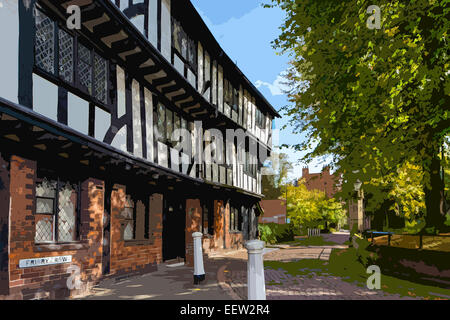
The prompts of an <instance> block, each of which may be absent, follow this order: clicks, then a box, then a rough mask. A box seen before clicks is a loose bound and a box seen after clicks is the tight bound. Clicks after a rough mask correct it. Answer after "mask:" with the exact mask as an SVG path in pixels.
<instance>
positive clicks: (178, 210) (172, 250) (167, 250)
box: [163, 197, 186, 261]
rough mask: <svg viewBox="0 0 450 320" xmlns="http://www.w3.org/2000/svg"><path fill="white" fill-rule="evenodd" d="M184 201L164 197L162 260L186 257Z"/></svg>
mask: <svg viewBox="0 0 450 320" xmlns="http://www.w3.org/2000/svg"><path fill="white" fill-rule="evenodd" d="M185 233H186V208H185V201H184V200H180V199H173V198H172V199H170V198H168V197H164V210H163V260H164V261H167V260H174V259H179V260H183V261H184V259H185V257H186V248H185V246H186V238H185V237H186V235H185Z"/></svg>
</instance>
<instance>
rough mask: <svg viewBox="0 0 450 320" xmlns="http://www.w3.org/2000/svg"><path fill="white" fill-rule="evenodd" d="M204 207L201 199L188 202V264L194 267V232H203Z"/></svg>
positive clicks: (186, 235)
mask: <svg viewBox="0 0 450 320" xmlns="http://www.w3.org/2000/svg"><path fill="white" fill-rule="evenodd" d="M202 212H203V210H202V206H201V204H200V200H199V199H195V200H194V199H188V200H186V234H185V237H186V264H187V265H188V266H193V265H194V239H193V238H192V234H193V233H194V232H201V231H202Z"/></svg>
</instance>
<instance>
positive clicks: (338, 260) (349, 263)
mask: <svg viewBox="0 0 450 320" xmlns="http://www.w3.org/2000/svg"><path fill="white" fill-rule="evenodd" d="M264 266H265V267H266V268H270V269H275V270H278V269H283V270H286V271H287V272H288V273H289V274H291V275H293V276H296V275H310V276H311V277H313V276H314V275H312V274H311V273H312V272H314V273H315V274H317V275H324V276H326V275H331V276H337V277H340V278H341V279H342V280H343V281H347V282H351V283H355V284H357V285H358V286H360V287H364V288H365V287H366V282H367V278H368V277H369V276H370V275H369V274H367V273H366V269H365V268H364V267H363V265H362V264H361V263H359V262H358V261H357V260H356V251H355V249H354V248H349V249H342V250H338V249H334V250H333V251H332V253H331V256H330V261H328V262H327V261H321V260H313V259H304V260H300V261H296V262H279V261H264ZM381 290H383V291H385V292H387V293H392V294H399V295H401V296H412V297H416V296H417V297H423V298H424V299H445V296H446V297H450V290H449V289H443V288H439V287H433V286H427V285H423V284H418V283H414V282H411V281H407V280H402V279H398V278H395V277H391V276H386V275H383V274H382V275H381ZM440 295H443V296H444V297H442V296H440Z"/></svg>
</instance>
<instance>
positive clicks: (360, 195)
mask: <svg viewBox="0 0 450 320" xmlns="http://www.w3.org/2000/svg"><path fill="white" fill-rule="evenodd" d="M353 186H354V188H355V191H356V201H357V202H356V204H357V211H356V212H357V223H358V230H359V231H363V230H362V229H363V228H364V226H363V223H362V222H363V221H364V191H363V190H362V189H361V187H362V182H361V181H360V180H359V179H358V180H356V182H355V183H354V185H353ZM360 221H362V222H361V223H360Z"/></svg>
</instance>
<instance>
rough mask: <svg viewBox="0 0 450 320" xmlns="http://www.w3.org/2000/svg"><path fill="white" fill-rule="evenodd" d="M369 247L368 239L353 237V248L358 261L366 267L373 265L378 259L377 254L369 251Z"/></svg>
mask: <svg viewBox="0 0 450 320" xmlns="http://www.w3.org/2000/svg"><path fill="white" fill-rule="evenodd" d="M369 246H370V242H369V241H367V239H364V238H360V237H358V236H354V237H353V247H354V248H355V250H356V257H357V260H358V261H359V262H360V263H361V264H362V265H363V266H365V267H368V266H370V265H372V264H373V263H374V262H375V261H376V260H377V259H378V256H377V254H376V253H374V252H371V251H369V250H367V249H368V248H369Z"/></svg>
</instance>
